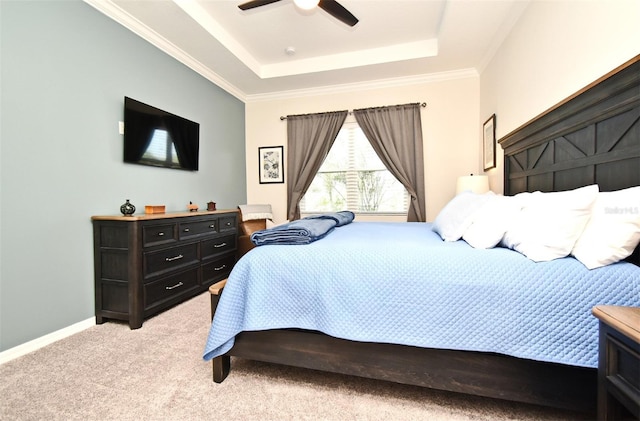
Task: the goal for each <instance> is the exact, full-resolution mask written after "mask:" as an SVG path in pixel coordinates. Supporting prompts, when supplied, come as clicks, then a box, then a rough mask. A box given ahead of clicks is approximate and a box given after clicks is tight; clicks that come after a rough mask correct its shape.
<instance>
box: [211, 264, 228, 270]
mask: <svg viewBox="0 0 640 421" xmlns="http://www.w3.org/2000/svg"><path fill="white" fill-rule="evenodd" d="M226 267H227V265H222V266H219V267H217V268H213V270H222V269H224V268H226Z"/></svg>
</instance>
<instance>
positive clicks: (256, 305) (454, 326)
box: [204, 222, 640, 367]
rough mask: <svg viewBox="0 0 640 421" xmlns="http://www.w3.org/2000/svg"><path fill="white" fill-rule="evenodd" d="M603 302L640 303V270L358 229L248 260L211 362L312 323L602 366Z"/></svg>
mask: <svg viewBox="0 0 640 421" xmlns="http://www.w3.org/2000/svg"><path fill="white" fill-rule="evenodd" d="M597 304H609V305H633V306H640V268H638V267H636V266H633V265H631V264H629V263H616V264H614V265H611V266H608V267H604V268H600V269H595V270H591V271H589V270H587V269H586V268H585V267H584V266H583V265H582V264H581V263H579V262H578V261H577V260H575V259H573V258H564V259H558V260H553V261H550V262H541V263H535V262H533V261H531V260H529V259H527V258H526V257H524V256H522V255H520V254H519V253H517V252H515V251H512V250H508V249H504V248H495V249H489V250H482V249H474V248H472V247H470V246H469V245H467V244H466V243H465V242H464V241H457V242H443V241H442V240H441V239H440V238H439V237H438V235H437V234H436V233H434V232H433V231H432V230H431V224H425V223H376V222H354V223H351V224H348V225H345V226H344V227H340V228H338V229H336V230H334V232H333V233H332V235H330V236H327V237H325V238H324V239H322V241H316V242H314V243H311V244H308V245H303V246H296V247H291V246H282V245H269V246H264V247H256V248H254V249H253V250H251V251H250V252H249V253H248V254H246V255H245V256H244V257H243V258H242V259H240V261H238V263H237V264H236V266H235V267H234V269H233V271H232V273H231V275H230V276H229V279H228V281H227V285H226V287H225V289H224V292H223V294H222V296H221V299H220V303H219V305H218V308H217V311H216V314H215V318H214V320H213V322H212V325H211V329H210V332H209V336H208V338H207V343H206V347H205V351H204V359H205V360H209V359H211V358H213V357H215V356H218V355H222V354H224V353H226V352H227V351H229V349H231V347H232V346H233V343H234V337H235V335H236V334H237V333H239V332H241V331H243V330H247V331H252V330H265V329H279V328H301V329H309V330H317V331H321V332H324V333H326V334H329V335H332V336H335V337H338V338H344V339H350V340H355V341H367V342H386V343H396V344H404V345H414V346H420V347H429V348H442V349H459V350H471V351H487V352H497V353H501V354H506V355H511V356H515V357H521V358H527V359H533V360H540V361H549V362H557V363H564V364H569V365H575V366H584V367H596V366H597V348H598V322H597V319H596V318H595V317H593V316H592V315H591V309H592V307H593V306H595V305H597Z"/></svg>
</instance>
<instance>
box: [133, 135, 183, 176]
mask: <svg viewBox="0 0 640 421" xmlns="http://www.w3.org/2000/svg"><path fill="white" fill-rule="evenodd" d="M142 160H147V161H151V162H158V161H162V162H167V163H169V164H173V165H174V166H176V167H179V166H180V162H179V161H178V154H177V153H176V147H175V146H174V145H173V142H172V141H171V137H170V136H169V132H167V131H166V130H163V129H155V130H154V131H153V137H152V138H151V142H150V143H149V146H148V147H147V150H146V151H145V152H144V154H143V155H142Z"/></svg>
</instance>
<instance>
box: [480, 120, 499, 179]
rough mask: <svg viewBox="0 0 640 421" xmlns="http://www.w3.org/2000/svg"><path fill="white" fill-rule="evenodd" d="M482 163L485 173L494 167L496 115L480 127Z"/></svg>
mask: <svg viewBox="0 0 640 421" xmlns="http://www.w3.org/2000/svg"><path fill="white" fill-rule="evenodd" d="M482 162H483V168H484V170H485V171H487V170H490V169H492V168H495V167H496V115H495V114H493V115H492V116H491V117H489V119H488V120H487V121H485V122H484V124H483V125H482Z"/></svg>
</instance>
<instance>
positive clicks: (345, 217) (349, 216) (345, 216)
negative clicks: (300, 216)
mask: <svg viewBox="0 0 640 421" xmlns="http://www.w3.org/2000/svg"><path fill="white" fill-rule="evenodd" d="M354 218H355V214H354V213H353V212H351V211H340V212H329V213H323V214H320V215H312V216H307V217H306V218H305V219H334V220H335V221H336V222H337V225H336V226H337V227H341V226H343V225H347V224H350V223H351V222H353V220H354Z"/></svg>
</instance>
